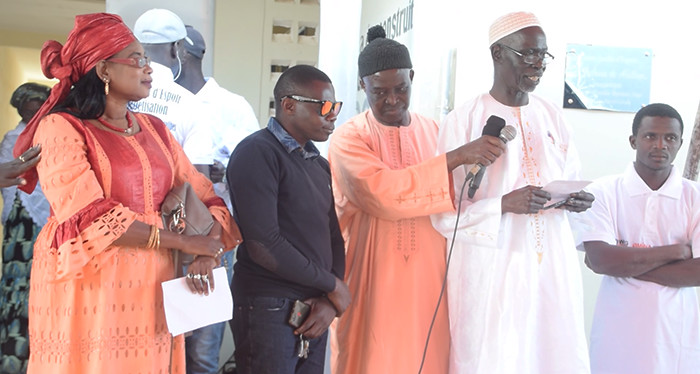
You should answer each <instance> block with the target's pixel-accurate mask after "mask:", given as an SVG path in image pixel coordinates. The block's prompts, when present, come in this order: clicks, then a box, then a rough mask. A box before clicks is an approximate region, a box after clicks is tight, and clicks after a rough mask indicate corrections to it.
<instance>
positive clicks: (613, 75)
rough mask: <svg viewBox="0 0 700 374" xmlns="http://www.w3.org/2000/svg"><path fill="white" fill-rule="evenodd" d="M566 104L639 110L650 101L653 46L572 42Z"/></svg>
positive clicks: (579, 107)
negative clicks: (594, 44) (631, 46)
mask: <svg viewBox="0 0 700 374" xmlns="http://www.w3.org/2000/svg"><path fill="white" fill-rule="evenodd" d="M566 52H567V53H566V72H565V76H564V108H578V109H597V110H611V111H619V112H636V111H638V110H639V109H640V108H641V107H643V106H645V105H647V104H649V92H650V89H651V60H652V57H653V53H652V51H651V49H649V48H622V47H606V46H593V45H586V44H568V45H567V47H566Z"/></svg>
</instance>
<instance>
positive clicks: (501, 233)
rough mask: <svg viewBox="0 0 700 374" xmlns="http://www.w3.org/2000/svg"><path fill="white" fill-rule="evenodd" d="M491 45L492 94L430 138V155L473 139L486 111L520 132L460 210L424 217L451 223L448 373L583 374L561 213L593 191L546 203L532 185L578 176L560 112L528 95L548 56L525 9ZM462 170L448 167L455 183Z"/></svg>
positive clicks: (580, 328)
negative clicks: (434, 145) (433, 149)
mask: <svg viewBox="0 0 700 374" xmlns="http://www.w3.org/2000/svg"><path fill="white" fill-rule="evenodd" d="M489 45H490V51H491V59H492V60H493V67H494V81H493V86H492V88H491V90H490V91H489V92H488V93H485V94H482V95H480V96H477V97H476V98H475V99H473V100H471V101H469V102H467V103H465V104H463V105H462V106H460V107H458V108H456V109H455V110H454V111H452V112H451V113H450V114H448V116H447V117H446V119H445V121H444V123H443V125H442V126H441V127H440V135H439V138H438V151H444V150H446V149H451V148H452V147H454V146H455V145H457V144H461V143H462V142H464V141H465V140H466V141H469V140H470V139H475V138H477V137H478V136H480V134H481V132H482V128H483V127H484V124H485V123H486V121H487V118H489V117H490V116H492V115H495V116H498V117H501V118H503V119H505V122H506V123H507V124H508V125H512V126H514V127H515V128H516V129H517V136H516V138H515V139H514V140H513V141H512V142H511V143H509V144H508V151H507V152H506V153H505V155H504V157H501V158H499V159H498V160H496V162H494V163H493V164H492V165H491V166H489V168H488V169H487V172H486V173H485V175H484V177H483V181H482V182H481V187H480V189H478V190H477V191H476V194H475V195H474V196H473V198H468V197H467V196H465V197H464V198H463V199H462V201H461V206H462V211H461V212H459V214H457V213H455V212H447V213H440V214H436V215H434V216H433V224H434V225H435V228H437V229H438V231H440V232H441V233H442V234H443V235H444V236H446V237H448V238H451V237H452V235H453V232H454V230H455V226H456V222H457V220H458V223H459V225H458V227H457V239H456V241H455V244H454V248H453V249H452V251H453V252H452V260H451V264H450V270H449V273H448V276H447V285H448V287H447V290H448V302H449V316H450V326H451V335H452V347H451V354H450V373H452V374H456V373H472V374H487V373H488V374H492V373H499V374H515V373H571V374H578V373H581V374H584V373H589V372H590V369H589V364H588V353H587V344H586V337H585V331H584V324H583V287H582V284H581V275H580V268H579V260H578V254H577V252H576V247H575V244H574V239H573V235H572V231H571V227H570V226H569V221H568V217H567V211H571V212H581V211H585V210H586V209H588V208H590V207H591V204H592V201H593V195H591V194H589V193H586V192H575V193H572V194H571V195H570V197H569V199H567V200H566V203H565V204H563V205H561V206H559V207H558V208H557V209H546V210H545V209H543V208H544V207H545V204H547V203H548V201H549V200H550V194H549V193H548V192H547V191H544V190H543V189H542V188H541V186H544V185H546V184H547V183H549V182H552V181H555V180H576V179H578V175H579V169H580V165H579V160H578V156H577V152H576V149H575V147H574V144H573V142H572V136H571V129H570V128H569V126H568V125H567V124H566V123H565V121H564V118H563V113H562V111H561V109H560V108H559V107H557V106H555V105H553V104H551V103H549V102H547V101H545V100H543V99H542V98H540V97H538V96H536V95H534V94H532V92H533V91H534V90H535V88H536V87H537V85H538V84H539V83H540V79H541V78H542V75H543V74H544V71H545V69H546V67H547V63H549V62H551V60H552V59H553V57H552V55H551V54H550V53H549V52H548V50H547V39H546V37H545V34H544V31H543V30H542V27H541V25H540V22H539V20H538V19H537V17H535V15H534V14H531V13H526V12H516V13H509V14H506V15H504V16H502V17H500V18H498V19H497V20H496V21H495V22H494V23H493V24H492V25H491V28H490V30H489ZM465 174H466V173H465V172H464V171H463V170H457V171H455V173H454V186H453V187H454V188H459V187H460V185H461V183H462V181H463V180H464V177H465ZM458 204H460V202H455V205H458ZM460 217H461V219H459V218H460Z"/></svg>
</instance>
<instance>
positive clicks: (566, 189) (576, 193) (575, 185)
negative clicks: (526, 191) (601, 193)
mask: <svg viewBox="0 0 700 374" xmlns="http://www.w3.org/2000/svg"><path fill="white" fill-rule="evenodd" d="M590 183H591V182H590V181H561V180H560V181H553V182H550V183H549V184H547V185H546V186H544V187H542V189H543V190H545V191H547V192H549V194H550V195H551V201H553V202H554V203H553V204H550V205H547V206H545V207H544V209H550V208H560V207H561V208H562V209H566V210H568V211H571V212H583V211H585V210H587V209H588V208H590V207H591V205H592V204H593V200H595V197H594V196H593V195H592V194H590V193H588V192H585V191H583V188H585V187H586V186H587V185H589V184H590Z"/></svg>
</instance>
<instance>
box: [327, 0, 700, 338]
mask: <svg viewBox="0 0 700 374" xmlns="http://www.w3.org/2000/svg"><path fill="white" fill-rule="evenodd" d="M360 1H362V0H356V2H360ZM413 1H414V7H415V8H414V31H413V32H414V35H413V37H412V45H409V48H410V49H411V57H412V60H413V65H414V70H415V71H416V75H415V79H414V86H413V94H412V103H411V108H412V110H414V111H416V112H419V113H422V114H424V115H428V116H432V117H433V118H438V117H439V107H440V104H441V100H442V98H441V96H442V95H443V91H442V89H443V88H444V85H445V83H446V82H445V78H444V66H445V60H446V58H447V56H448V55H449V51H450V50H451V49H456V51H457V70H456V78H455V83H456V92H455V103H456V105H460V103H463V102H464V101H466V100H468V99H470V98H471V97H473V96H475V95H477V94H479V93H482V92H484V91H487V90H488V89H490V87H491V83H492V81H493V67H492V63H491V60H490V55H489V51H488V28H489V26H490V24H491V22H492V21H493V20H494V19H496V18H497V17H498V16H500V15H502V14H505V13H507V12H511V11H517V10H528V11H532V12H534V13H535V14H536V15H537V16H538V18H539V19H540V21H541V22H542V24H543V27H544V30H545V33H546V34H547V42H548V45H549V51H550V52H551V53H552V54H553V55H554V56H555V57H556V59H555V61H554V62H553V63H552V64H551V65H550V66H549V67H548V69H547V72H546V73H545V76H544V78H543V80H542V82H541V83H540V86H539V87H538V88H537V90H536V91H535V92H536V93H537V94H539V95H541V96H544V97H546V98H548V99H549V100H551V101H553V102H555V103H561V102H562V100H563V89H564V63H565V48H566V44H567V43H582V44H593V45H605V46H617V47H639V48H642V47H644V48H651V49H652V50H653V51H654V59H653V62H652V77H651V82H652V84H651V96H650V98H651V102H665V103H668V104H670V105H672V106H674V107H675V108H676V109H677V110H678V111H679V112H680V113H681V116H682V117H683V121H684V123H685V132H684V139H685V144H684V146H683V147H682V148H681V150H680V152H679V153H678V157H677V159H676V162H675V164H676V165H677V166H678V167H680V168H681V169H682V168H683V167H684V164H685V158H686V154H687V149H688V148H687V147H688V143H689V142H690V135H691V131H692V127H693V122H694V119H695V114H696V110H697V108H698V101H699V99H700V94H698V93H697V89H696V87H697V86H698V84H699V83H700V72H699V71H698V69H696V65H697V61H698V60H699V57H700V49H698V48H697V46H696V45H695V43H693V42H692V41H693V40H694V37H693V36H694V35H696V34H697V31H696V30H695V27H694V25H696V24H697V22H696V19H695V18H696V17H697V15H696V11H695V5H693V3H692V2H686V1H682V0H667V1H664V2H659V1H651V0H641V1H627V0H620V1H609V0H607V1H606V0H589V1H586V2H578V3H571V2H563V1H557V0H540V1H532V2H529V3H528V4H527V7H524V6H525V5H523V2H522V1H515V0H502V1H499V2H490V3H481V4H480V5H476V3H474V2H466V1H458V0H413ZM408 2H409V0H383V1H382V2H381V7H380V6H378V5H377V4H375V2H374V1H372V0H364V1H362V3H363V7H367V6H369V7H370V8H373V9H378V8H379V9H380V11H381V10H383V9H389V10H391V9H394V10H395V9H398V8H401V7H404V6H406V4H407V3H408ZM335 3H336V1H334V0H324V1H323V2H322V4H321V6H322V13H321V16H322V17H321V24H322V28H323V29H324V30H328V28H327V25H330V24H332V25H334V28H335V29H341V28H342V27H347V28H349V30H350V31H352V30H355V29H356V26H353V25H356V24H357V23H358V22H360V18H359V16H356V15H353V14H334V13H332V12H323V6H324V5H329V6H333V5H334V4H335ZM366 17H367V12H366V11H365V10H364V9H363V18H362V20H364V19H365V18H366ZM361 26H362V27H361V31H360V32H365V31H366V25H361ZM353 27H355V28H353ZM349 34H350V32H347V33H345V34H335V33H334V34H332V35H329V34H327V33H322V34H321V50H320V61H321V62H322V64H321V66H320V67H321V69H323V70H324V71H325V70H326V69H328V71H330V73H331V74H330V75H331V79H333V80H334V81H336V80H340V81H345V80H347V78H344V77H341V76H338V75H333V72H335V71H341V70H342V68H339V66H346V69H353V68H354V69H356V64H357V52H356V53H355V54H354V56H353V57H352V58H350V57H347V58H344V59H343V60H337V59H335V60H333V58H332V56H328V54H327V53H326V50H325V49H324V48H323V45H324V39H325V38H333V39H335V41H336V42H338V41H339V40H340V41H341V42H342V43H345V45H347V46H348V48H350V49H351V50H355V51H356V50H357V49H358V48H357V47H355V46H356V45H358V37H357V36H353V35H349ZM338 38H340V39H338ZM400 41H402V42H403V40H401V39H400ZM352 109H353V108H352V107H351V106H345V107H343V111H346V110H347V111H349V110H352ZM564 113H565V116H566V118H567V120H568V121H569V123H570V124H571V125H572V126H573V128H574V132H575V138H576V144H577V147H578V150H579V153H580V156H581V160H582V163H583V177H584V178H586V179H594V178H597V177H600V176H603V175H608V174H616V173H620V172H621V171H622V170H623V169H624V168H625V167H626V165H627V164H628V163H629V162H630V161H632V160H633V158H634V153H633V152H632V150H631V149H630V147H629V143H628V141H627V138H628V136H629V135H630V134H631V126H632V118H633V116H634V114H633V113H614V112H603V111H585V110H576V109H565V110H564ZM350 114H351V113H345V115H350ZM582 273H583V278H584V293H585V295H584V299H585V300H584V302H585V315H586V325H587V326H586V327H587V330H588V331H590V321H591V317H592V311H593V307H594V302H595V297H596V295H597V291H598V286H599V277H598V276H597V275H595V274H593V273H592V272H591V271H590V270H588V269H587V268H586V267H585V266H583V264H582Z"/></svg>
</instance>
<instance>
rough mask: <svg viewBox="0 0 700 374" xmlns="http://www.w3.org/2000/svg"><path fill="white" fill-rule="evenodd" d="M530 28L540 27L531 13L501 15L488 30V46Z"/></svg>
mask: <svg viewBox="0 0 700 374" xmlns="http://www.w3.org/2000/svg"><path fill="white" fill-rule="evenodd" d="M532 26H539V27H540V28H541V27H542V25H540V21H539V20H538V19H537V17H536V16H535V15H534V14H532V13H528V12H513V13H508V14H506V15H503V16H501V17H499V18H498V19H496V20H495V21H493V23H492V24H491V27H490V28H489V45H493V43H495V42H497V41H499V40H501V39H502V38H503V37H506V36H508V35H510V34H512V33H514V32H516V31H519V30H522V29H524V28H527V27H532Z"/></svg>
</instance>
